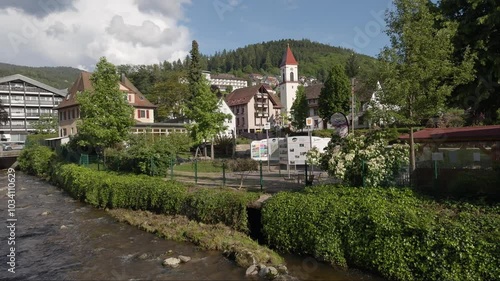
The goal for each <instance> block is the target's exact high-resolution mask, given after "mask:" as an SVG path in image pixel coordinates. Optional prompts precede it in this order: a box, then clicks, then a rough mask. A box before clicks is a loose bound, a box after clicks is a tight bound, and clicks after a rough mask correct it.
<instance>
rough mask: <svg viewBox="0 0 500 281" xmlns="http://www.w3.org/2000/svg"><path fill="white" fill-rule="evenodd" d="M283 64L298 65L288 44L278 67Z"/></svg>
mask: <svg viewBox="0 0 500 281" xmlns="http://www.w3.org/2000/svg"><path fill="white" fill-rule="evenodd" d="M284 65H299V63H298V62H297V60H296V59H295V57H294V56H293V53H292V50H291V49H290V46H287V47H286V51H285V53H284V54H283V58H282V59H281V64H280V67H282V66H284Z"/></svg>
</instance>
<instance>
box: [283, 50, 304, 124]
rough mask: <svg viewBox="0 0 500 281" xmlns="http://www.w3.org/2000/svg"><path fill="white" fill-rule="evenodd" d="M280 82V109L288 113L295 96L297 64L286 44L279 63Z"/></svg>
mask: <svg viewBox="0 0 500 281" xmlns="http://www.w3.org/2000/svg"><path fill="white" fill-rule="evenodd" d="M280 69H281V77H282V82H281V84H280V95H281V105H282V106H283V109H282V111H283V112H285V113H286V114H290V112H291V109H292V105H293V102H294V101H295V98H296V96H297V88H298V87H299V85H300V82H299V70H298V69H299V64H298V63H297V60H295V57H294V56H293V53H292V50H291V49H290V46H287V49H286V52H285V54H284V55H283V59H282V61H281V65H280Z"/></svg>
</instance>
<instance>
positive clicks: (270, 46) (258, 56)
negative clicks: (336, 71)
mask: <svg viewBox="0 0 500 281" xmlns="http://www.w3.org/2000/svg"><path fill="white" fill-rule="evenodd" d="M287 44H289V45H290V48H291V49H292V51H293V54H294V56H295V58H296V59H297V61H298V62H299V75H304V76H308V77H309V76H313V77H315V78H318V79H319V80H324V78H325V77H326V74H327V72H328V71H329V70H330V68H331V67H332V65H334V64H340V65H342V66H343V65H345V63H346V61H347V59H348V58H349V57H350V56H351V55H352V53H353V51H352V50H348V49H344V48H339V47H333V46H330V45H326V44H322V43H318V42H312V41H310V40H307V39H303V40H289V39H287V40H279V41H269V42H262V43H258V44H252V45H248V46H245V47H243V48H238V49H236V50H232V51H226V50H223V51H221V52H217V53H215V54H214V55H213V56H210V57H205V59H206V60H207V62H206V68H207V69H208V70H210V71H212V72H220V73H226V72H233V73H234V74H236V75H237V76H242V75H243V74H247V73H252V72H259V73H263V74H264V73H269V74H277V75H279V65H280V63H281V59H282V57H283V53H284V52H285V50H286V46H287ZM201 47H203V46H201ZM358 62H359V66H360V76H365V75H366V74H368V73H370V72H371V71H372V70H373V69H374V67H373V66H374V63H375V59H374V58H372V57H369V56H365V55H358Z"/></svg>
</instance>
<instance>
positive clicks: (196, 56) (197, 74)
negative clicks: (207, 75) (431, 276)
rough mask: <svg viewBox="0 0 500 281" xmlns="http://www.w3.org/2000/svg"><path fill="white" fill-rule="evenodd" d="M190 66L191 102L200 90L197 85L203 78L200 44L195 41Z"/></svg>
mask: <svg viewBox="0 0 500 281" xmlns="http://www.w3.org/2000/svg"><path fill="white" fill-rule="evenodd" d="M189 53H190V55H191V57H190V59H191V60H190V64H189V73H188V81H189V92H190V97H191V98H189V99H188V100H189V101H191V99H192V98H194V97H196V96H197V95H198V94H197V92H198V91H199V89H198V88H197V85H198V84H199V83H201V82H202V76H201V71H202V69H201V65H200V52H199V51H198V42H196V40H193V42H192V44H191V51H190V52H189Z"/></svg>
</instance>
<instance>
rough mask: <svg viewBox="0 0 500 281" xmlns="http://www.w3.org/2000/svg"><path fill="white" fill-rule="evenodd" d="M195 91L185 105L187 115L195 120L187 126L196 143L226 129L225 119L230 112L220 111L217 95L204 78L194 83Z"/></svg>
mask: <svg viewBox="0 0 500 281" xmlns="http://www.w3.org/2000/svg"><path fill="white" fill-rule="evenodd" d="M194 91H195V92H194V93H193V95H194V97H193V98H192V100H190V102H189V103H188V104H187V105H186V107H185V114H186V117H187V118H188V119H189V120H192V121H193V123H191V124H189V125H188V126H187V127H188V130H189V132H190V133H191V137H192V139H193V140H194V141H195V143H201V142H203V141H207V142H208V141H210V140H213V139H214V138H215V137H216V136H217V135H218V134H219V133H220V132H222V131H223V130H224V129H225V128H224V121H225V120H226V119H227V118H229V114H225V113H223V112H221V111H220V109H219V100H218V98H217V96H216V95H215V94H214V93H212V91H210V86H209V85H208V83H207V82H206V81H205V80H204V79H203V78H201V82H199V83H197V84H196V85H194Z"/></svg>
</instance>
